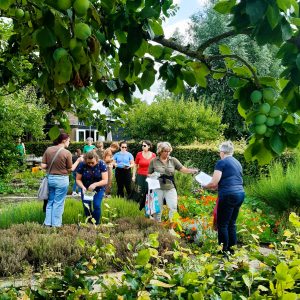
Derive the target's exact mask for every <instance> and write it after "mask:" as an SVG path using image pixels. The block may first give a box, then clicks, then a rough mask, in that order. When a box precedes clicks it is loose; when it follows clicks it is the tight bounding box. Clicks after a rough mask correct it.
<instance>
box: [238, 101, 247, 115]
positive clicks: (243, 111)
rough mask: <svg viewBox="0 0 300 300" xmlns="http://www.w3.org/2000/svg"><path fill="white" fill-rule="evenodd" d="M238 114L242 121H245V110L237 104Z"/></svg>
mask: <svg viewBox="0 0 300 300" xmlns="http://www.w3.org/2000/svg"><path fill="white" fill-rule="evenodd" d="M238 112H239V114H240V115H241V116H242V117H243V118H244V119H246V110H245V109H243V108H242V106H241V104H240V103H239V104H238Z"/></svg>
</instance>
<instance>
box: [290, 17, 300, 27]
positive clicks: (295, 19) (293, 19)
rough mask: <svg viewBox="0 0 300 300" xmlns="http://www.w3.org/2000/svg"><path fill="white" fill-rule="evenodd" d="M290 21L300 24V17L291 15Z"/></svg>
mask: <svg viewBox="0 0 300 300" xmlns="http://www.w3.org/2000/svg"><path fill="white" fill-rule="evenodd" d="M290 22H291V23H292V24H294V25H296V26H300V18H293V17H290Z"/></svg>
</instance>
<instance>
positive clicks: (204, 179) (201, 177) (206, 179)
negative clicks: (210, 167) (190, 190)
mask: <svg viewBox="0 0 300 300" xmlns="http://www.w3.org/2000/svg"><path fill="white" fill-rule="evenodd" d="M195 179H196V180H197V181H198V182H199V183H200V184H201V185H203V186H206V185H208V184H209V183H210V182H211V179H212V177H211V176H209V175H208V174H206V173H204V172H200V173H199V174H198V175H196V176H195Z"/></svg>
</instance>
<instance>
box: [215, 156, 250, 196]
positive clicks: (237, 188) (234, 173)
mask: <svg viewBox="0 0 300 300" xmlns="http://www.w3.org/2000/svg"><path fill="white" fill-rule="evenodd" d="M215 170H218V171H221V172H222V176H221V179H220V181H219V184H218V193H219V194H223V195H227V194H235V193H240V192H244V188H243V168H242V165H241V164H240V162H239V161H238V160H237V159H235V158H234V157H232V156H227V157H225V158H224V159H221V160H219V161H218V162H217V163H216V166H215Z"/></svg>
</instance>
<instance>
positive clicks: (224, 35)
mask: <svg viewBox="0 0 300 300" xmlns="http://www.w3.org/2000/svg"><path fill="white" fill-rule="evenodd" d="M249 33H251V29H250V28H247V29H246V30H245V31H243V32H237V31H236V30H230V31H227V32H224V33H222V34H220V35H217V36H214V37H212V38H210V39H208V40H207V41H205V42H204V43H203V44H201V45H200V46H199V47H198V49H197V51H200V52H201V53H203V52H204V50H205V49H206V48H208V47H209V46H211V45H212V44H215V43H217V42H219V41H221V40H223V39H226V38H228V37H230V36H235V35H238V34H249Z"/></svg>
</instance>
